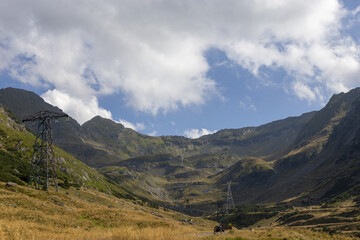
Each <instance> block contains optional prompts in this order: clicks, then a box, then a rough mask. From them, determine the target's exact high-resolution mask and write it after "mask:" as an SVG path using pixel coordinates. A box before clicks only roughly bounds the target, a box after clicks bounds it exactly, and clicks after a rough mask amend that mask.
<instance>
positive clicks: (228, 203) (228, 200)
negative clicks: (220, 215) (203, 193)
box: [225, 181, 235, 214]
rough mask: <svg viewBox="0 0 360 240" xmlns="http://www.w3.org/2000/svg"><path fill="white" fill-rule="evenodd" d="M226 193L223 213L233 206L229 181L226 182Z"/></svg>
mask: <svg viewBox="0 0 360 240" xmlns="http://www.w3.org/2000/svg"><path fill="white" fill-rule="evenodd" d="M227 186H228V188H227V193H226V206H225V213H226V214H228V213H229V210H230V209H231V208H235V204H234V199H233V195H232V192H231V181H230V182H227Z"/></svg>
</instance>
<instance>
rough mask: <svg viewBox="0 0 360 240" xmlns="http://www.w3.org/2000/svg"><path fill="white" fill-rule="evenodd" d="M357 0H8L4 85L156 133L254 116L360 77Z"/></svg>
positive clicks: (0, 80)
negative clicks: (30, 1)
mask: <svg viewBox="0 0 360 240" xmlns="http://www.w3.org/2000/svg"><path fill="white" fill-rule="evenodd" d="M359 5H360V2H359V1H357V0H346V1H337V0H319V1H315V2H314V1H312V0H304V1H295V0H294V1H283V0H271V1H270V0H269V1H266V0H264V1H235V0H234V1H228V2H227V4H226V5H224V4H223V3H221V2H220V1H215V0H213V1H210V0H209V1H191V0H187V1H186V0H184V1H165V0H164V1H162V0H153V1H145V0H144V1H142V0H138V1H130V0H129V1H127V0H123V1H111V0H106V1H103V2H101V3H99V2H98V1H76V3H74V2H73V1H57V2H56V4H54V3H49V2H48V1H45V0H44V1H37V2H36V3H32V4H29V3H28V1H25V0H24V1H10V0H9V1H7V0H5V1H1V3H0V88H5V87H18V88H23V89H27V90H31V91H34V92H36V93H38V94H39V95H41V96H42V97H43V98H44V99H45V100H46V101H48V102H49V103H51V104H53V105H56V106H58V107H60V108H62V109H63V110H64V111H65V112H67V113H68V114H70V115H71V116H72V117H73V118H75V119H77V120H78V122H80V123H83V122H85V121H87V120H89V119H91V118H92V117H94V116H96V115H101V116H103V117H106V118H111V119H113V120H114V121H117V122H121V123H123V124H124V125H125V126H127V127H131V128H133V129H136V130H137V131H139V132H141V133H144V134H149V135H157V136H159V135H185V136H188V137H199V136H201V135H203V134H208V133H211V132H214V131H217V130H220V129H224V128H241V127H246V126H258V125H261V124H264V123H268V122H271V121H274V120H279V119H282V118H286V117H289V116H298V115H301V114H302V113H305V112H309V111H313V110H319V109H321V108H322V107H323V106H324V104H326V102H327V101H328V99H329V98H330V97H331V95H332V94H334V93H338V92H341V91H348V90H350V89H351V88H354V87H358V86H360V78H359V77H358V76H359V75H360V43H359V37H360V27H359V26H360V7H359Z"/></svg>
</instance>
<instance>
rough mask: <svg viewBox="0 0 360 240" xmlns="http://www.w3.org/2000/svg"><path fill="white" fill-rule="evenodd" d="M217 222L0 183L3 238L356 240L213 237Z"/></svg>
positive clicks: (279, 233) (280, 231) (295, 234)
mask: <svg viewBox="0 0 360 240" xmlns="http://www.w3.org/2000/svg"><path fill="white" fill-rule="evenodd" d="M216 224H217V223H216V222H213V221H209V220H204V219H201V218H195V217H190V216H187V215H184V214H180V213H177V212H173V211H171V210H167V209H163V208H154V207H151V205H149V204H147V203H144V202H142V201H140V200H137V201H129V200H125V199H118V198H115V197H113V196H109V195H107V194H104V193H99V192H97V191H94V190H92V189H87V188H83V187H81V188H73V187H70V188H69V189H62V188H61V189H60V191H59V192H55V191H54V190H49V191H41V190H35V189H32V188H28V187H23V186H19V185H18V186H15V187H7V186H6V184H5V183H3V182H0V239H4V240H8V239H9V240H21V239H24V240H25V239H26V240H28V239H30V240H31V239H34V240H35V239H36V240H38V239H39V240H42V239H55V240H56V239H57V240H60V239H61V240H62V239H64V240H65V239H79V240H81V239H84V240H85V239H86V240H95V239H97V240H112V239H114V240H115V239H117V240H118V239H120V240H121V239H123V240H142V239H144V240H153V239H157V240H172V239H179V240H185V239H186V240H192V239H194V240H195V239H206V240H217V239H219V240H225V239H227V240H239V239H264V240H265V239H269V240H274V239H289V240H291V239H294V240H295V239H351V238H348V237H346V236H344V235H338V234H336V233H333V232H331V235H330V233H329V232H328V231H327V230H325V231H324V230H321V231H320V230H308V229H306V228H301V227H291V228H289V227H286V226H285V227H284V226H276V227H271V228H269V227H265V226H262V227H259V228H256V227H251V228H252V229H251V228H248V229H242V230H236V229H234V231H232V232H231V233H225V234H221V235H213V233H212V230H213V227H214V226H215V225H216Z"/></svg>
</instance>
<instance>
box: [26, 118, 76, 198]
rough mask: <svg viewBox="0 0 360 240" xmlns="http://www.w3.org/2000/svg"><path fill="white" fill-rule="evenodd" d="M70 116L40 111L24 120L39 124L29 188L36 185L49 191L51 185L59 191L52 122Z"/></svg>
mask: <svg viewBox="0 0 360 240" xmlns="http://www.w3.org/2000/svg"><path fill="white" fill-rule="evenodd" d="M63 117H66V118H67V121H68V118H69V116H68V115H67V114H64V113H56V112H51V111H40V112H38V113H36V114H34V115H32V116H30V117H28V118H25V119H23V122H30V121H31V122H33V124H35V122H36V121H37V122H38V127H37V132H36V139H35V143H34V150H33V154H32V157H31V168H30V173H29V182H28V186H29V185H30V184H32V183H34V184H35V187H36V189H40V187H41V186H42V187H43V189H44V190H48V188H49V185H50V184H52V185H53V186H54V187H55V189H56V191H58V184H57V166H56V160H55V156H54V149H53V146H52V142H53V137H52V129H51V120H52V119H55V121H57V119H59V118H63Z"/></svg>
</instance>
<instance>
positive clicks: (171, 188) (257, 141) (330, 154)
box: [0, 88, 360, 215]
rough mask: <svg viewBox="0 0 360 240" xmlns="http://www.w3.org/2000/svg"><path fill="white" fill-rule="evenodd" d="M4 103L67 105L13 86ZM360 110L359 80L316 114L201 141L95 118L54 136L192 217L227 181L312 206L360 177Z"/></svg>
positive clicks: (20, 108)
mask: <svg viewBox="0 0 360 240" xmlns="http://www.w3.org/2000/svg"><path fill="white" fill-rule="evenodd" d="M0 103H1V104H3V105H4V106H5V107H6V108H8V109H9V110H10V111H11V112H13V113H14V114H15V115H16V116H17V117H18V118H19V119H21V118H23V117H25V116H26V117H27V116H29V115H31V114H34V113H35V112H37V111H40V110H50V111H57V112H62V111H61V110H60V109H58V108H56V107H54V106H51V105H50V104H47V103H46V102H44V101H43V99H41V98H40V97H39V96H37V95H36V94H33V93H30V92H27V91H24V90H19V89H13V88H7V89H2V90H0ZM359 109H360V89H359V88H357V89H353V90H351V91H350V92H348V93H340V94H336V95H334V96H333V97H332V98H331V99H330V101H329V103H328V104H327V105H326V106H325V107H324V108H323V109H321V110H320V111H317V112H310V113H305V114H303V115H301V116H298V117H290V118H286V119H283V120H279V121H274V122H271V123H268V124H264V125H262V126H258V127H246V128H241V129H224V130H220V131H218V132H217V133H214V134H211V135H206V136H202V137H200V138H198V139H189V138H185V137H181V136H161V137H151V136H146V135H143V134H140V133H138V132H136V131H134V130H132V129H128V128H125V127H124V126H123V125H121V124H119V123H116V122H114V121H112V120H109V119H104V118H102V117H99V116H97V117H94V118H93V119H91V120H89V121H88V122H86V123H84V124H83V125H79V124H78V123H77V122H76V121H75V120H74V119H70V121H69V122H65V121H59V123H58V124H57V125H54V139H55V140H54V142H55V144H56V145H57V146H59V147H61V148H62V149H64V150H66V151H67V152H69V153H71V154H72V155H74V156H75V157H76V158H78V159H80V160H81V161H82V162H84V163H86V164H88V165H89V166H92V167H95V168H97V169H98V170H99V172H101V173H102V174H103V176H105V177H106V178H107V179H108V180H109V181H111V182H114V183H116V184H117V185H118V186H121V187H122V188H123V189H126V190H127V191H129V192H132V193H133V194H135V195H136V196H138V197H140V198H142V199H145V200H150V201H153V202H157V203H158V204H161V205H163V206H166V207H168V208H173V209H176V210H179V211H182V212H186V213H189V214H192V215H202V214H207V213H212V212H214V211H215V210H216V209H218V208H219V207H221V206H223V204H224V201H225V199H226V191H227V182H229V181H232V190H233V197H234V201H235V203H237V204H240V203H269V202H281V201H286V202H288V203H289V204H292V205H309V204H314V203H319V202H322V201H327V200H328V199H330V198H333V197H335V196H337V195H339V194H342V193H343V192H344V191H346V190H349V189H351V188H352V187H354V186H356V185H357V184H360V180H359V177H358V175H359V174H358V172H359V171H360V164H359V162H358V156H359V154H358V152H359V150H358V149H359V144H360V141H359V140H360V130H359V121H360V113H359V111H360V110H359ZM28 128H29V129H30V128H31V125H28Z"/></svg>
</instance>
